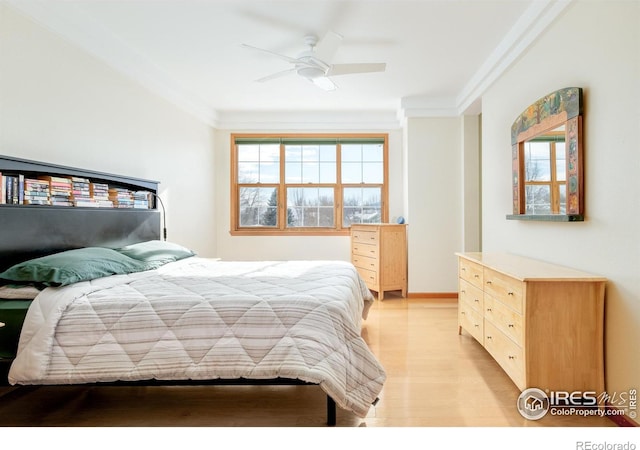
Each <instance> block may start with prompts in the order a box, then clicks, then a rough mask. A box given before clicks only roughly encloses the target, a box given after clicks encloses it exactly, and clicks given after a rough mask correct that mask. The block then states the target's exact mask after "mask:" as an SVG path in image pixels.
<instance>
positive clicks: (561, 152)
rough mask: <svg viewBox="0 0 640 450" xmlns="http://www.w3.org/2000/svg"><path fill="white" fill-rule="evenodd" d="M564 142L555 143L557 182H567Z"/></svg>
mask: <svg viewBox="0 0 640 450" xmlns="http://www.w3.org/2000/svg"><path fill="white" fill-rule="evenodd" d="M565 155H566V153H565V146H564V142H557V143H556V179H557V180H558V181H566V180H567V159H566V156H565Z"/></svg>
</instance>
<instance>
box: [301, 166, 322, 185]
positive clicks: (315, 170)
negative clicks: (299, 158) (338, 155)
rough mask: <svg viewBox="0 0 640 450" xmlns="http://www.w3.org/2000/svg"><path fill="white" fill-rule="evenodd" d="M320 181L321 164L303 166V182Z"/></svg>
mask: <svg viewBox="0 0 640 450" xmlns="http://www.w3.org/2000/svg"><path fill="white" fill-rule="evenodd" d="M319 181H320V164H318V163H317V162H305V163H303V164H302V182H303V183H316V184H317V183H318V182H319Z"/></svg>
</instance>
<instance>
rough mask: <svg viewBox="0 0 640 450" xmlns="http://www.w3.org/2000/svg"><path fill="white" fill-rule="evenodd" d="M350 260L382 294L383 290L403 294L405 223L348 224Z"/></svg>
mask: <svg viewBox="0 0 640 450" xmlns="http://www.w3.org/2000/svg"><path fill="white" fill-rule="evenodd" d="M351 262H352V263H353V265H354V266H356V269H358V273H359V274H360V276H361V277H362V278H363V279H364V281H365V282H366V283H367V287H368V288H369V289H371V290H372V291H375V292H377V293H378V299H379V300H382V299H383V298H384V293H385V291H396V290H399V291H402V296H403V297H406V295H407V226H406V225H405V224H402V225H401V224H386V223H385V224H353V225H351Z"/></svg>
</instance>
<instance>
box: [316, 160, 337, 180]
mask: <svg viewBox="0 0 640 450" xmlns="http://www.w3.org/2000/svg"><path fill="white" fill-rule="evenodd" d="M336 177H337V174H336V163H335V161H334V162H321V163H320V183H335V182H336Z"/></svg>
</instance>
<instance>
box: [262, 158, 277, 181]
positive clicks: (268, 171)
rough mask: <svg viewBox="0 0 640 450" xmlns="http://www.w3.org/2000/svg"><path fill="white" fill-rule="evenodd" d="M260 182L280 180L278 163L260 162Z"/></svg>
mask: <svg viewBox="0 0 640 450" xmlns="http://www.w3.org/2000/svg"><path fill="white" fill-rule="evenodd" d="M259 181H260V183H278V182H279V181H280V163H278V162H275V163H273V162H265V163H260V180H259Z"/></svg>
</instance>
